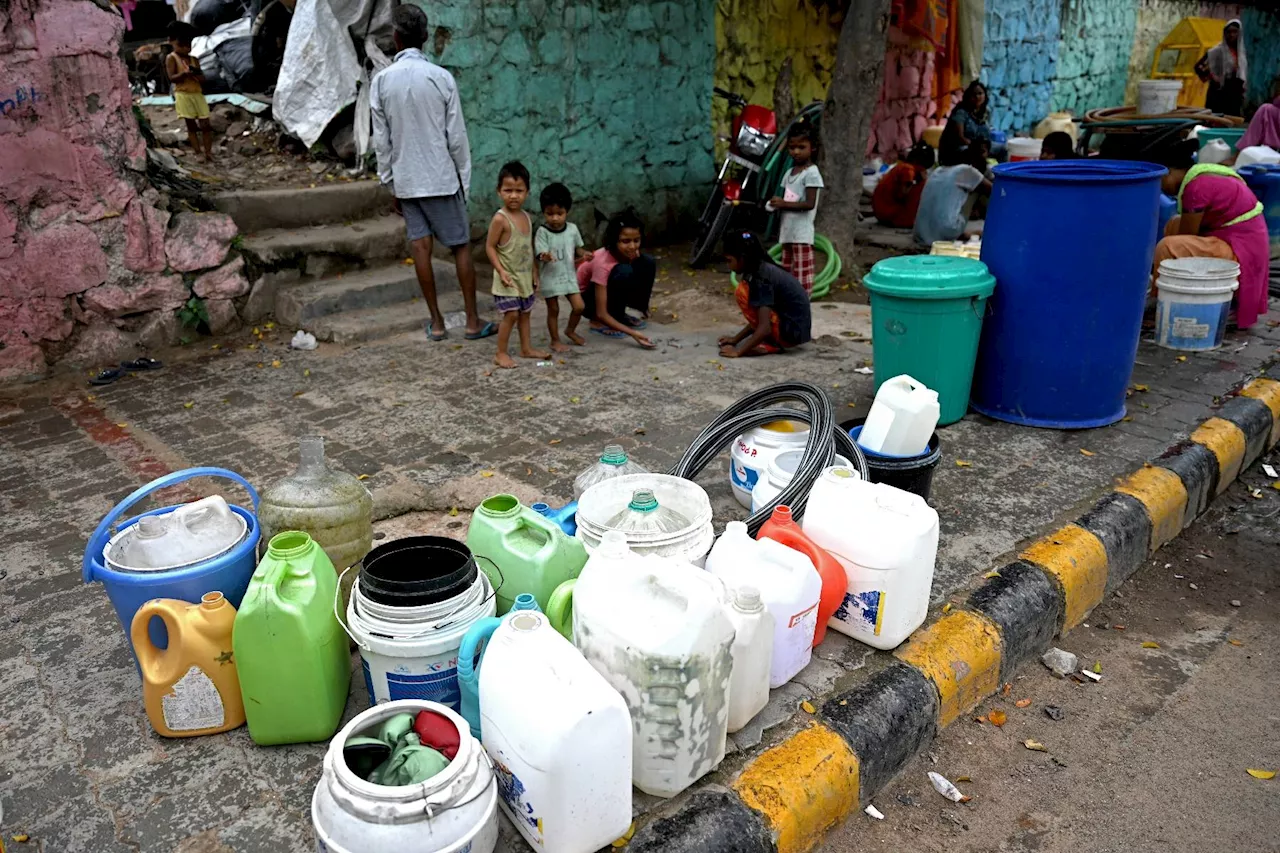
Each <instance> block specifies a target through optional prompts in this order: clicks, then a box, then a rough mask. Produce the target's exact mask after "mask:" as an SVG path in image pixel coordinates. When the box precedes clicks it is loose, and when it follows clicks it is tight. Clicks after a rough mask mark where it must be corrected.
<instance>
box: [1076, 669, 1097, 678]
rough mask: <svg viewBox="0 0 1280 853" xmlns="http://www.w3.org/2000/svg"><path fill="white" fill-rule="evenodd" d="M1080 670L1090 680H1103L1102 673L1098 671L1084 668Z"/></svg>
mask: <svg viewBox="0 0 1280 853" xmlns="http://www.w3.org/2000/svg"><path fill="white" fill-rule="evenodd" d="M1080 672H1081V674H1082V675H1083V676H1084V677H1085V678H1087V679H1089V680H1090V681H1101V680H1102V674H1101V673H1098V672H1094V671H1093V670H1091V669H1084V670H1081V671H1080Z"/></svg>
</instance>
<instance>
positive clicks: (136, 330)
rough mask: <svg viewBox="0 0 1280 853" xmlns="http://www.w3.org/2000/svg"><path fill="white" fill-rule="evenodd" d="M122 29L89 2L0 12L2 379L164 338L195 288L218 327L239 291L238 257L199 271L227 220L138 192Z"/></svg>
mask: <svg viewBox="0 0 1280 853" xmlns="http://www.w3.org/2000/svg"><path fill="white" fill-rule="evenodd" d="M122 32H123V23H122V21H121V19H120V17H119V15H118V14H115V13H114V12H111V11H105V10H104V9H102V8H100V7H99V6H97V5H96V4H95V3H93V2H90V0H16V2H11V3H10V4H8V5H7V6H5V7H4V8H3V9H0V81H3V82H2V83H0V85H2V86H3V87H4V90H3V91H0V379H13V378H30V377H38V376H41V375H43V374H44V373H45V372H46V371H47V370H48V368H49V366H50V365H51V364H53V363H54V362H57V361H64V362H66V363H68V364H73V365H84V366H91V367H92V366H109V365H110V364H112V363H114V362H115V361H117V360H119V359H121V358H126V357H132V356H134V355H137V353H138V352H139V347H140V346H141V347H146V346H160V345H164V344H170V343H175V342H176V341H177V339H178V336H179V334H180V329H179V324H178V320H177V317H176V315H175V311H176V310H177V309H178V308H179V307H180V306H182V305H183V304H184V303H186V302H187V301H188V300H189V299H191V298H192V295H193V288H194V289H195V290H194V292H196V293H200V292H202V291H203V293H204V295H207V296H208V308H209V314H210V321H211V324H216V325H217V328H219V329H221V328H226V327H229V326H230V325H232V324H233V323H234V322H236V318H237V314H236V310H235V307H234V305H233V303H232V302H231V299H232V298H233V297H242V296H243V295H244V294H245V292H246V291H247V290H248V287H249V284H248V281H247V280H245V277H244V274H243V272H242V271H241V269H240V266H239V264H240V262H239V260H238V259H234V258H232V259H231V264H230V265H228V266H227V267H226V268H223V269H220V270H215V271H212V272H210V270H211V268H216V267H220V266H221V265H222V264H223V263H224V261H227V260H228V255H229V248H230V243H231V241H232V238H233V237H234V236H235V233H236V232H235V226H234V224H232V223H231V222H230V220H229V219H228V218H226V217H222V216H221V215H217V214H208V215H198V214H194V213H193V214H182V215H179V216H176V217H171V216H170V214H169V213H168V212H167V211H166V210H165V209H164V205H165V199H164V198H163V197H162V196H161V194H160V193H159V192H157V191H156V190H155V189H153V188H151V187H150V186H149V185H148V184H147V181H146V177H145V175H146V172H145V170H146V162H147V153H146V147H145V145H144V143H143V141H142V138H141V136H140V135H139V132H138V126H137V122H136V121H135V120H134V117H133V112H132V104H131V99H130V93H129V84H128V79H127V76H126V72H125V66H124V63H123V62H122V61H121V60H120V58H119V56H118V50H119V45H120V37H121V33H122Z"/></svg>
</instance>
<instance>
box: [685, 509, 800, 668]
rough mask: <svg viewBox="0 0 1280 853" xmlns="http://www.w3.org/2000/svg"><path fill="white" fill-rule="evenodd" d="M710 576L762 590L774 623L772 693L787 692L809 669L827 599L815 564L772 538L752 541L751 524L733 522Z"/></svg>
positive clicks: (710, 560) (714, 553) (712, 557)
mask: <svg viewBox="0 0 1280 853" xmlns="http://www.w3.org/2000/svg"><path fill="white" fill-rule="evenodd" d="M707 571H708V572H710V573H711V574H713V575H715V576H716V577H718V578H720V580H722V581H724V584H725V586H727V587H729V588H730V589H740V588H742V587H743V586H751V587H754V588H755V589H757V590H759V591H760V600H761V601H762V602H763V603H764V606H765V608H767V609H768V611H769V613H770V615H772V616H773V622H774V627H773V655H772V658H771V661H772V662H771V665H770V668H769V687H770V688H773V689H776V688H778V687H781V686H782V685H784V684H786V683H787V682H788V681H790V680H791V679H792V678H795V676H796V675H797V674H798V673H799V672H800V670H802V669H804V668H805V667H806V666H808V665H809V660H810V659H811V657H812V656H813V634H814V631H815V630H816V629H817V627H818V599H819V597H820V596H821V595H822V578H821V577H820V576H819V575H818V570H817V569H815V568H814V567H813V561H811V560H810V559H809V558H808V557H806V556H805V555H804V554H801V553H800V552H799V551H794V550H792V549H790V548H788V547H787V546H786V545H783V544H781V543H780V542H775V541H773V540H772V539H760V540H756V539H752V538H751V534H749V533H748V532H747V525H746V524H745V523H743V522H741V521H731V522H729V524H728V525H727V526H726V527H725V531H724V534H723V535H722V536H721V537H720V538H719V539H717V540H716V544H715V547H713V548H712V549H711V553H710V554H708V555H707Z"/></svg>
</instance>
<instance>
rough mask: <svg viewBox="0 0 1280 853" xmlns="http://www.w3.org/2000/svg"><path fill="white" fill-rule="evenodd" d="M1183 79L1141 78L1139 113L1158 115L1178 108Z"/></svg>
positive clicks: (1139, 84)
mask: <svg viewBox="0 0 1280 853" xmlns="http://www.w3.org/2000/svg"><path fill="white" fill-rule="evenodd" d="M1181 91H1182V81H1181V80H1139V81H1138V115H1140V116H1157V115H1162V114H1164V113H1171V112H1173V111H1174V110H1176V109H1177V108H1178V93H1179V92H1181Z"/></svg>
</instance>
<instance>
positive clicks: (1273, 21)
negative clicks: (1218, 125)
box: [1240, 6, 1280, 104]
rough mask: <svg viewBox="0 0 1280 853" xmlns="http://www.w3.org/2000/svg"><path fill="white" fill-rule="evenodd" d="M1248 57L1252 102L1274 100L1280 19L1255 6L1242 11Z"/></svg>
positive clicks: (1278, 68)
mask: <svg viewBox="0 0 1280 853" xmlns="http://www.w3.org/2000/svg"><path fill="white" fill-rule="evenodd" d="M1240 25H1241V27H1243V29H1244V49H1245V55H1246V56H1247V57H1248V59H1249V100H1250V101H1253V102H1254V103H1257V104H1261V103H1265V102H1267V101H1269V100H1271V97H1272V94H1273V92H1272V88H1271V87H1272V83H1273V82H1274V81H1275V78H1276V76H1277V75H1280V18H1278V17H1276V15H1274V14H1271V13H1268V12H1264V11H1262V10H1261V9H1257V8H1255V7H1253V6H1249V7H1247V8H1245V9H1243V10H1242V11H1241V14H1240Z"/></svg>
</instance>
